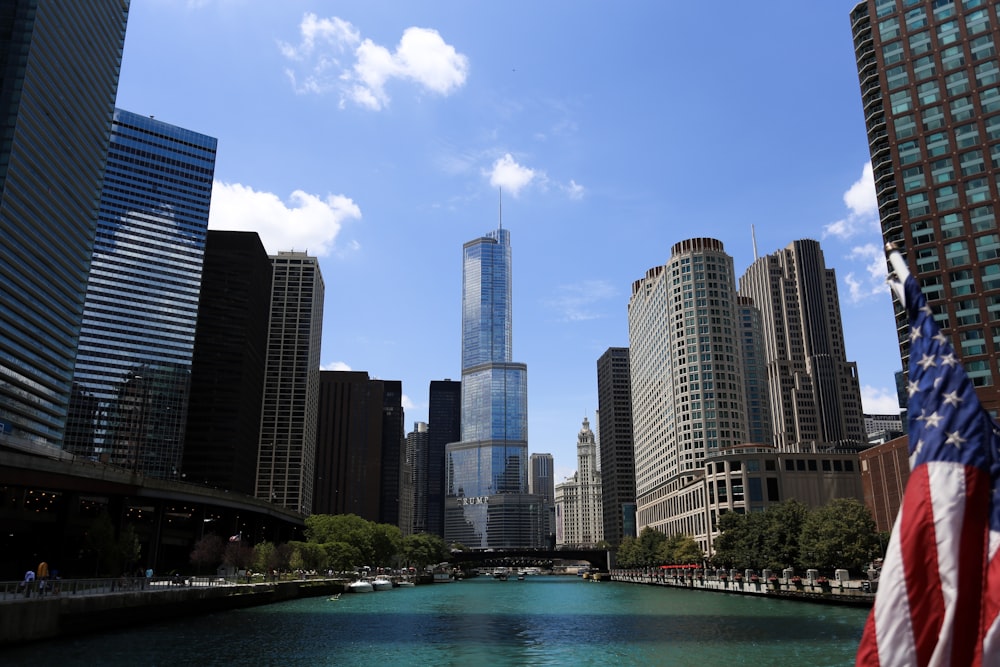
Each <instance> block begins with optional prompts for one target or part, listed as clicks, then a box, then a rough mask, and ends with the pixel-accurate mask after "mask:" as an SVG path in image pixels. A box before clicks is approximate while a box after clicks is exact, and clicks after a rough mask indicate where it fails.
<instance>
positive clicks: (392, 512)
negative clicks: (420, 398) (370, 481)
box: [379, 380, 406, 526]
mask: <svg viewBox="0 0 1000 667" xmlns="http://www.w3.org/2000/svg"><path fill="white" fill-rule="evenodd" d="M380 382H381V383H382V388H383V389H382V483H381V487H382V502H381V503H380V508H381V509H380V511H379V523H387V524H389V525H390V526H399V525H400V522H399V509H400V493H401V491H402V489H401V484H402V481H403V480H402V472H403V459H404V453H405V452H404V449H405V446H406V432H405V431H406V428H405V426H404V423H405V419H406V417H405V415H404V413H403V383H402V382H400V381H399V380H380Z"/></svg>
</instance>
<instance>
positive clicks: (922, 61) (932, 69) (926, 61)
mask: <svg viewBox="0 0 1000 667" xmlns="http://www.w3.org/2000/svg"><path fill="white" fill-rule="evenodd" d="M935 74H937V67H936V66H935V63H934V56H924V57H922V58H917V59H916V60H914V61H913V78H914V79H916V80H917V81H920V80H922V79H927V78H930V77H932V76H934V75H935Z"/></svg>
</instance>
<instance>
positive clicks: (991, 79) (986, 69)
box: [976, 60, 1000, 87]
mask: <svg viewBox="0 0 1000 667" xmlns="http://www.w3.org/2000/svg"><path fill="white" fill-rule="evenodd" d="M997 82H1000V66H997V64H996V62H995V61H993V60H988V61H986V62H984V63H981V64H979V65H976V85H977V86H979V87H982V86H992V85H993V84H995V83H997Z"/></svg>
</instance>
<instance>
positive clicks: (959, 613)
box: [951, 466, 991, 665]
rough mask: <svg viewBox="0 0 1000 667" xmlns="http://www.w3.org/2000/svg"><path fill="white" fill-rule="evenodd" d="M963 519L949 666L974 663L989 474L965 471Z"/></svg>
mask: <svg viewBox="0 0 1000 667" xmlns="http://www.w3.org/2000/svg"><path fill="white" fill-rule="evenodd" d="M965 485H966V491H965V516H964V517H963V522H962V537H961V545H960V552H959V564H958V600H957V602H956V609H955V625H954V628H953V632H952V634H953V639H952V645H951V664H952V665H972V664H976V661H974V656H976V655H978V654H979V650H978V645H979V640H980V628H981V627H982V612H983V597H984V594H985V591H984V590H983V582H984V581H986V579H985V576H986V558H987V550H988V549H989V535H990V530H989V508H990V495H991V489H990V487H991V483H990V477H989V475H988V474H987V473H986V472H984V471H982V470H980V469H978V468H973V467H971V466H967V467H966V469H965Z"/></svg>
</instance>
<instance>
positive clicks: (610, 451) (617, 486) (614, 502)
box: [597, 347, 636, 546]
mask: <svg viewBox="0 0 1000 667" xmlns="http://www.w3.org/2000/svg"><path fill="white" fill-rule="evenodd" d="M597 404H598V406H599V407H598V412H599V414H600V415H601V420H600V422H599V423H598V430H599V431H600V443H601V447H600V460H601V502H602V503H603V507H602V510H601V512H602V516H603V518H604V527H603V530H604V539H605V540H607V541H608V542H609V543H610V544H611V545H613V546H618V545H619V544H621V541H622V538H623V537H635V536H636V535H635V449H634V447H633V445H632V393H631V391H630V385H629V354H628V348H627V347H609V348H608V349H607V351H606V352H605V353H604V354H602V355H601V356H600V358H599V359H598V360H597ZM626 526H627V527H628V529H629V530H626Z"/></svg>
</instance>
